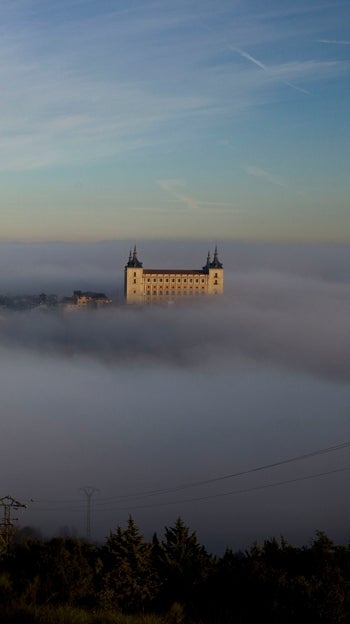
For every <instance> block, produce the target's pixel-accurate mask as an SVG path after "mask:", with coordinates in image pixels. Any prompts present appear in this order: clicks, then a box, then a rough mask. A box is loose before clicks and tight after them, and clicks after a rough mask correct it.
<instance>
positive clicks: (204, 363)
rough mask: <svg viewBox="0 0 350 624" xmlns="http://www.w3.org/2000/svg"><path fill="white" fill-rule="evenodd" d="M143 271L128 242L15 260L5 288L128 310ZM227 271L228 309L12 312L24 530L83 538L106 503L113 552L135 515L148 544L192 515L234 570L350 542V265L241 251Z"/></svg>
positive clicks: (147, 260)
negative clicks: (259, 551)
mask: <svg viewBox="0 0 350 624" xmlns="http://www.w3.org/2000/svg"><path fill="white" fill-rule="evenodd" d="M206 255H207V249H206V247H203V243H202V242H201V241H147V240H146V241H144V242H143V243H142V246H141V248H140V250H139V258H140V260H142V261H143V262H144V264H145V266H153V267H154V266H159V265H160V261H162V266H165V267H173V266H185V267H186V266H187V267H192V268H197V267H200V266H202V265H203V264H204V262H205V259H206ZM127 256H128V245H127V242H126V241H119V242H118V241H114V242H109V243H107V242H100V243H80V244H77V243H55V244H53V243H41V244H33V243H31V244H29V243H27V244H24V243H18V242H17V243H4V244H3V245H2V246H1V248H0V267H1V273H0V279H1V282H2V284H3V285H5V284H7V286H8V292H9V293H15V292H17V293H22V294H23V293H39V292H41V291H42V290H46V292H57V293H59V294H71V292H72V290H73V288H74V287H75V288H83V289H84V288H98V290H101V288H99V287H101V286H102V285H103V289H104V290H105V292H106V293H107V294H108V295H109V296H111V297H112V298H113V299H114V301H115V302H117V301H119V302H121V292H122V280H123V264H124V263H125V261H126V259H127ZM219 257H220V259H221V260H222V261H223V262H224V267H225V268H224V270H225V292H224V295H223V296H222V297H221V298H220V299H217V298H215V299H209V300H208V301H201V302H195V303H193V305H172V306H164V307H163V306H148V307H146V308H139V307H133V306H122V305H118V306H116V307H113V308H110V309H108V310H105V311H99V312H96V313H95V312H91V313H85V314H84V313H83V312H82V313H81V314H79V313H76V314H73V315H68V316H67V315H63V316H62V315H61V314H58V313H54V312H52V313H49V312H44V311H42V310H33V311H31V312H28V313H17V314H16V313H6V311H4V310H2V311H1V319H0V362H1V377H0V396H1V424H0V438H1V440H2V445H1V453H0V475H1V479H0V484H1V491H2V494H3V495H7V494H10V495H12V496H14V497H15V498H16V499H17V500H19V501H20V502H22V503H25V504H27V509H25V510H19V511H18V512H16V517H17V518H18V519H19V525H20V526H26V525H29V526H33V527H37V528H39V529H40V530H41V531H42V532H43V534H44V535H46V536H49V535H52V534H57V533H62V532H63V533H64V534H66V533H67V532H68V533H74V534H77V535H80V536H82V537H85V535H86V497H85V495H84V493H83V492H82V491H81V488H85V487H86V486H90V487H94V488H96V489H98V490H99V492H96V493H95V494H94V495H93V498H92V517H91V532H92V537H93V539H94V540H99V541H100V542H101V541H103V540H104V539H105V537H106V536H107V535H108V533H109V531H110V530H114V529H115V528H116V526H117V525H118V524H121V525H122V526H125V524H126V521H127V518H128V515H129V513H131V514H132V515H133V517H134V519H135V522H136V523H137V525H138V526H139V528H140V530H141V531H142V533H143V534H144V535H145V537H146V538H147V539H150V538H151V536H152V534H153V532H154V531H157V533H158V535H159V537H162V536H163V534H164V527H165V526H173V524H174V522H175V520H176V518H177V517H178V516H179V515H180V516H182V517H183V519H184V521H185V522H186V523H187V525H189V526H190V528H191V529H192V530H196V531H197V533H198V538H199V539H200V541H201V542H202V543H203V544H204V545H205V546H206V547H207V549H208V550H209V551H210V552H215V553H218V554H220V553H223V552H224V550H225V548H226V546H231V547H232V548H233V549H235V550H238V549H245V548H248V547H249V546H251V544H252V543H253V540H255V539H257V540H259V541H260V543H262V542H263V541H264V539H267V538H268V537H270V536H273V535H274V536H276V537H277V538H278V537H279V536H280V535H283V536H284V537H285V538H286V539H287V540H289V541H290V542H291V543H293V544H299V545H303V544H309V543H310V542H311V540H312V539H313V538H314V537H315V533H316V531H317V530H322V531H325V532H326V533H327V534H328V535H329V536H330V537H331V538H332V539H334V540H335V541H336V542H337V543H348V539H349V517H350V501H349V496H348V491H349V478H350V420H349V405H350V383H349V382H350V375H349V371H350V333H349V314H350V288H349V284H350V269H349V267H350V248H349V247H346V246H340V245H306V244H304V245H301V244H299V245H295V244H293V245H287V244H272V243H256V242H250V243H248V242H235V241H234V242H223V243H222V244H221V245H220V247H219ZM47 286H50V287H51V290H47V288H46V287H47ZM11 288H12V290H11ZM338 445H345V446H343V447H341V448H337V449H336V450H335V449H334V450H330V451H329V452H323V450H324V449H329V448H330V447H334V446H338ZM310 453H311V454H313V453H316V454H315V455H311V456H308V457H306V458H303V459H302V458H301V457H300V456H302V455H309V454H310ZM293 458H294V459H296V460H295V461H292V462H288V463H284V462H286V460H290V459H293ZM273 463H277V464H278V465H277V466H275V467H270V468H264V469H263V470H256V469H257V468H261V467H263V466H266V465H267V464H268V465H270V464H273ZM252 470H253V472H249V471H252ZM247 471H248V473H247V474H243V475H241V476H235V477H234V476H230V477H228V475H233V474H235V473H237V472H247ZM225 476H226V477H227V478H225V479H221V477H225ZM203 481H209V482H208V483H201V482H203ZM159 490H161V492H158V493H157V491H159ZM151 493H152V494H151Z"/></svg>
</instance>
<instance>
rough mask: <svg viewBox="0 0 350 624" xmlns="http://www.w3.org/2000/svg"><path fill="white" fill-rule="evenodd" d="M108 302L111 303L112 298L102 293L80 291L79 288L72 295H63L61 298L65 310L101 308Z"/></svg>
mask: <svg viewBox="0 0 350 624" xmlns="http://www.w3.org/2000/svg"><path fill="white" fill-rule="evenodd" d="M110 303H112V300H111V299H109V298H108V297H107V295H105V294H104V293H96V292H91V291H88V292H82V291H81V290H75V291H74V292H73V297H64V299H62V304H63V308H64V310H65V311H67V312H70V311H76V310H83V309H97V308H103V307H105V306H106V305H109V304H110Z"/></svg>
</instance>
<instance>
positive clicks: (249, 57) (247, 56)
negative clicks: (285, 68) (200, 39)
mask: <svg viewBox="0 0 350 624" xmlns="http://www.w3.org/2000/svg"><path fill="white" fill-rule="evenodd" d="M226 45H227V46H228V47H229V48H230V50H233V51H234V52H237V54H239V55H240V56H241V57H242V58H245V59H247V60H248V61H250V62H251V63H253V64H254V65H256V66H257V67H260V69H262V70H263V71H264V72H266V73H267V74H270V75H272V76H275V77H276V75H275V74H274V72H273V70H271V69H270V68H269V67H267V65H264V63H262V62H261V61H259V60H258V59H256V58H254V56H252V55H251V54H248V52H245V51H244V50H242V49H241V48H237V47H235V46H232V45H230V44H229V43H227V44H226ZM276 78H277V77H276ZM277 80H279V82H282V83H283V84H285V85H287V87H291V88H292V89H295V90H296V91H300V92H301V93H305V95H310V91H307V90H306V89H302V87H298V86H297V85H295V84H293V83H292V82H289V81H288V80H282V79H281V78H277Z"/></svg>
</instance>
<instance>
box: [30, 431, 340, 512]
mask: <svg viewBox="0 0 350 624" xmlns="http://www.w3.org/2000/svg"><path fill="white" fill-rule="evenodd" d="M349 447H350V441H348V442H341V443H338V444H335V445H332V446H326V447H323V448H320V449H317V450H315V451H311V452H309V453H303V454H301V455H294V456H292V457H289V458H287V459H282V460H280V461H276V462H271V463H268V464H262V465H260V466H255V467H253V468H249V469H247V470H240V471H237V472H232V473H229V474H224V475H219V476H217V477H211V478H209V479H202V480H198V481H191V482H188V483H183V484H180V485H176V486H173V487H168V488H159V489H153V490H145V491H141V492H136V493H134V494H125V495H119V496H111V497H108V498H104V499H101V500H100V501H99V502H98V503H96V505H95V508H96V507H99V508H101V507H104V506H105V505H107V504H109V503H112V502H116V503H117V502H118V501H120V502H124V501H128V500H133V499H142V498H149V497H153V496H158V495H161V494H171V493H174V492H180V491H183V490H187V489H190V488H195V487H200V486H203V485H210V484H213V483H218V482H220V481H226V480H228V479H234V478H237V477H242V476H245V475H248V474H253V473H256V472H261V471H263V470H269V469H273V468H277V467H279V466H285V465H287V464H291V463H296V462H300V461H304V460H306V459H310V458H313V457H319V456H321V455H326V454H328V453H334V452H337V451H341V450H343V449H347V448H349ZM37 502H38V503H39V504H40V503H41V504H51V503H53V504H56V505H57V504H58V503H63V501H58V500H50V501H49V500H38V501H37ZM66 502H67V504H73V505H74V503H76V502H77V501H76V499H75V500H70V501H66ZM76 510H78V509H76ZM56 511H59V510H58V509H56Z"/></svg>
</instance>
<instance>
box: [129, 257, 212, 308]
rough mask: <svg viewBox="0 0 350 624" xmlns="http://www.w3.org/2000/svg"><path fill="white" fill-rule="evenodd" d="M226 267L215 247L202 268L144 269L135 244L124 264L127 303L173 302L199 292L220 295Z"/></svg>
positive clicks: (197, 294) (198, 294)
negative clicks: (212, 254)
mask: <svg viewBox="0 0 350 624" xmlns="http://www.w3.org/2000/svg"><path fill="white" fill-rule="evenodd" d="M223 291H224V268H223V265H222V263H221V262H220V261H219V258H218V250H217V247H215V251H214V256H213V260H211V256H210V253H208V257H207V262H206V264H205V265H204V267H203V268H202V269H199V270H196V269H183V270H181V269H144V268H143V264H142V262H140V260H139V259H138V257H137V250H136V246H135V248H134V251H133V253H132V252H131V251H130V255H129V260H128V262H127V264H126V266H125V278H124V294H125V299H126V302H127V303H136V304H147V303H162V302H163V303H170V302H173V301H176V300H178V299H185V298H188V297H195V296H200V295H221V294H222V293H223Z"/></svg>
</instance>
